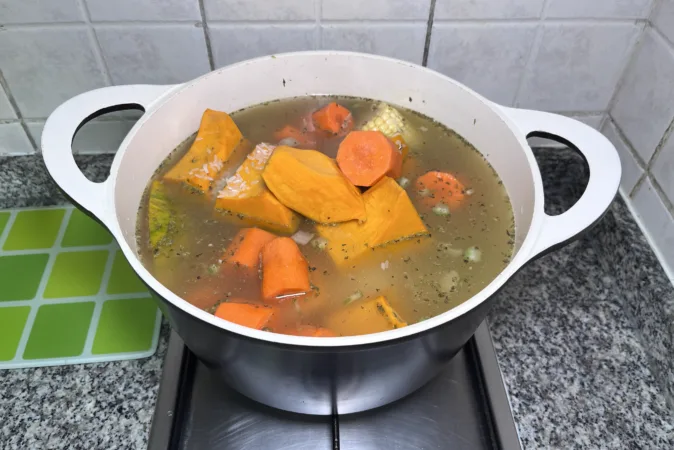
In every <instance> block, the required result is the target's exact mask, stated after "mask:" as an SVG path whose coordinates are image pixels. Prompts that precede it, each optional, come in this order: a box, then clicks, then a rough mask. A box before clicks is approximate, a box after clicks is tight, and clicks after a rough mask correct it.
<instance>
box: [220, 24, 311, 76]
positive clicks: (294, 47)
mask: <svg viewBox="0 0 674 450" xmlns="http://www.w3.org/2000/svg"><path fill="white" fill-rule="evenodd" d="M209 33H210V36H211V48H212V49H213V60H214V64H215V66H216V67H222V66H226V65H227V64H232V63H235V62H238V61H244V60H246V59H250V58H255V57H258V56H265V55H273V54H275V53H285V52H293V51H299V50H314V49H315V48H316V26H315V25H263V24H260V25H245V26H244V25H212V26H210V27H209Z"/></svg>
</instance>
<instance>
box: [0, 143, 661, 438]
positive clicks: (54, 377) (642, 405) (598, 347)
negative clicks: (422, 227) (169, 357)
mask: <svg viewBox="0 0 674 450" xmlns="http://www.w3.org/2000/svg"><path fill="white" fill-rule="evenodd" d="M538 159H539V163H540V165H541V169H542V172H543V174H544V180H545V181H546V183H545V184H546V202H547V204H546V209H547V210H548V211H549V212H550V213H555V212H559V211H561V210H563V209H564V208H565V207H568V206H569V204H570V203H572V202H573V201H574V198H577V196H578V195H579V193H580V192H579V189H580V190H582V179H583V176H582V175H579V174H582V171H581V170H580V168H579V166H578V161H577V160H575V159H574V158H573V157H570V156H569V155H568V154H567V153H566V152H561V151H542V152H539V154H538ZM78 162H79V163H80V165H81V167H82V168H83V169H84V170H85V172H86V173H87V175H88V176H89V177H90V178H92V179H98V180H100V179H102V178H104V177H105V175H106V174H107V168H108V166H109V163H110V157H109V156H83V157H79V158H78ZM64 201H65V199H64V198H63V197H62V196H61V195H60V194H59V193H58V191H57V189H56V187H55V186H54V185H53V183H51V181H50V180H49V177H48V175H47V174H46V171H45V169H44V167H43V166H42V164H41V161H40V159H39V157H13V158H4V159H2V158H0V207H16V206H36V205H46V204H55V203H61V202H64ZM673 292H674V290H673V289H672V286H671V285H670V284H669V282H668V281H667V278H666V277H665V276H664V273H663V272H662V269H661V268H660V267H659V266H658V265H657V261H656V260H655V258H654V256H653V254H652V252H651V251H650V249H649V248H648V246H647V244H646V242H645V240H644V239H643V237H642V236H641V235H640V233H639V232H638V228H637V227H636V225H635V223H634V221H633V219H632V218H631V216H630V215H629V212H628V210H627V209H626V207H625V205H624V203H623V202H622V200H620V199H618V200H616V202H615V203H614V205H613V206H612V208H611V210H610V211H609V213H608V214H607V216H606V218H605V219H604V221H602V222H601V223H600V225H599V226H598V227H596V228H595V229H594V230H593V231H591V232H590V233H588V234H587V235H585V237H583V238H582V239H581V240H580V241H578V242H576V243H573V244H571V245H570V246H567V247H565V248H563V249H561V250H559V251H557V252H555V253H553V254H550V255H548V256H545V257H543V258H541V259H539V260H537V261H535V262H533V263H531V264H529V265H528V266H527V267H525V268H524V269H523V270H521V271H520V272H519V273H518V274H517V275H516V276H515V277H514V278H513V279H512V280H511V281H510V282H509V283H508V284H507V286H506V287H505V288H504V289H503V290H502V291H501V292H500V293H499V297H500V298H499V301H498V302H497V303H496V306H495V308H494V310H493V312H492V314H491V315H490V329H491V332H492V336H493V338H494V343H495V347H496V349H497V355H498V359H499V363H500V365H501V369H502V371H503V376H504V379H505V382H506V386H507V389H508V392H509V395H510V400H511V404H512V408H513V414H514V416H515V421H516V423H517V425H518V428H519V432H520V436H521V440H522V444H523V447H524V448H525V449H538V448H544V449H549V448H560V449H572V448H578V449H587V448H616V449H623V448H643V449H665V448H674V415H673V414H672V412H671V410H670V409H669V407H668V405H667V402H666V398H667V396H666V395H665V392H668V386H670V385H671V383H669V382H668V381H667V380H669V377H671V373H672V370H671V366H670V365H669V364H671V362H669V358H665V355H668V354H671V345H670V344H669V343H671V340H669V341H668V340H667V339H665V338H664V337H663V335H671V333H670V328H669V327H671V325H669V323H671V321H670V322H669V323H668V322H667V317H671V316H667V315H659V314H661V313H662V314H666V313H670V314H671V311H669V310H668V304H669V299H672V298H674V297H672V293H673ZM647 302H651V303H654V304H656V305H655V306H654V305H647ZM658 305H659V306H658ZM650 316H654V317H653V320H648V319H647V318H648V317H650ZM664 325H667V326H666V327H665V328H664V331H663V329H661V328H658V327H661V326H664ZM166 337H167V329H166V327H164V328H163V330H162V339H160V344H159V349H158V351H157V354H156V355H155V356H153V357H151V358H148V359H145V360H139V361H126V362H114V363H104V364H90V365H81V366H66V367H55V368H41V369H27V370H12V371H0V448H2V449H5V448H6V449H33V448H35V449H42V448H50V449H52V448H54V449H55V448H78V449H79V448H83V449H84V448H86V449H95V448H96V449H98V448H101V449H142V448H145V446H146V443H147V437H148V431H149V426H150V421H151V419H152V414H153V411H154V403H155V400H156V394H157V387H158V383H159V380H160V377H161V367H162V358H163V356H164V352H165V350H166Z"/></svg>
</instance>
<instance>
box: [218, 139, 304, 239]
mask: <svg viewBox="0 0 674 450" xmlns="http://www.w3.org/2000/svg"><path fill="white" fill-rule="evenodd" d="M274 149H275V147H274V146H273V145H269V144H258V145H257V146H256V147H255V149H254V150H253V151H252V152H251V153H250V154H249V155H248V156H247V157H246V160H245V161H244V162H243V164H241V166H240V167H239V168H238V169H237V171H236V173H235V174H234V176H232V177H230V178H228V179H227V185H226V186H225V188H224V189H222V190H221V191H220V192H219V193H218V198H217V199H216V201H215V208H216V209H218V210H221V211H227V212H229V213H232V214H237V215H241V216H244V217H245V218H248V219H250V220H249V221H247V222H248V223H252V224H255V225H258V226H260V227H261V228H268V229H271V230H272V231H278V232H282V233H294V232H295V231H297V227H299V225H300V218H299V216H298V215H297V214H295V213H294V212H293V211H292V210H291V209H289V208H287V207H286V206H285V205H283V204H282V203H281V202H279V201H278V200H277V199H276V197H274V195H273V194H272V193H271V192H270V191H269V189H267V186H266V185H265V182H264V180H263V179H262V171H263V170H264V167H265V165H266V164H267V161H268V160H269V158H270V156H271V155H272V153H273V152H274Z"/></svg>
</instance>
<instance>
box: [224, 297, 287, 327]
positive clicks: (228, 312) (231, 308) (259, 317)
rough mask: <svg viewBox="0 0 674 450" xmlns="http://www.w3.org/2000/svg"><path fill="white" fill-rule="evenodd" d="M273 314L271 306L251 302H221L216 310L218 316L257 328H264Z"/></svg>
mask: <svg viewBox="0 0 674 450" xmlns="http://www.w3.org/2000/svg"><path fill="white" fill-rule="evenodd" d="M273 315H274V308H272V307H271V306H267V305H251V304H249V303H231V302H225V303H220V305H218V308H217V309H216V310H215V316H216V317H219V318H221V319H225V320H229V321H230V322H234V323H236V324H239V325H243V326H244V327H248V328H255V329H256V330H261V329H262V328H264V327H265V326H266V325H267V323H269V320H270V319H271V317H272V316H273Z"/></svg>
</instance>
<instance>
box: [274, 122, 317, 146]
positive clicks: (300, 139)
mask: <svg viewBox="0 0 674 450" xmlns="http://www.w3.org/2000/svg"><path fill="white" fill-rule="evenodd" d="M274 139H276V141H277V142H280V141H283V140H284V139H288V140H293V141H295V142H283V143H281V144H279V145H287V146H290V147H295V148H304V149H313V148H315V147H316V134H315V133H313V132H311V131H309V130H306V131H302V130H300V129H299V128H296V127H294V126H292V125H286V126H285V127H283V128H281V129H280V130H277V131H276V132H274Z"/></svg>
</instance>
